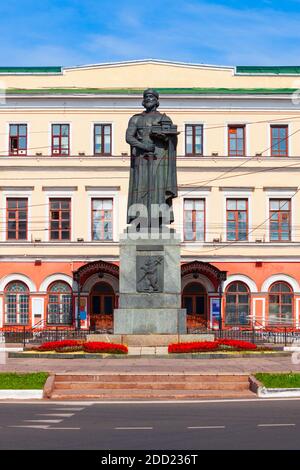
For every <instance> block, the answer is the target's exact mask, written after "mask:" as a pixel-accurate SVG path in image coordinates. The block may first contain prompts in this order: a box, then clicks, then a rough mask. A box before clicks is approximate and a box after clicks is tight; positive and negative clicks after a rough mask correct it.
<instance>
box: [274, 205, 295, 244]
mask: <svg viewBox="0 0 300 470" xmlns="http://www.w3.org/2000/svg"><path fill="white" fill-rule="evenodd" d="M290 240H291V200H290V199H270V241H271V242H274V241H279V242H287V241H290Z"/></svg>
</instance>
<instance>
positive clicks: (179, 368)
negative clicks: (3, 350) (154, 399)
mask: <svg viewBox="0 0 300 470" xmlns="http://www.w3.org/2000/svg"><path fill="white" fill-rule="evenodd" d="M2 362H3V361H2ZM14 371H16V372H34V371H47V372H53V373H54V372H87V373H89V372H97V373H99V372H101V371H103V372H123V373H138V372H148V373H156V372H157V373H159V372H170V373H172V372H181V373H182V372H187V373H188V372H197V373H203V374H206V373H220V374H221V373H252V372H253V373H254V372H289V371H295V372H297V371H298V372H300V364H293V363H292V358H291V357H270V358H254V357H251V358H230V359H199V360H197V359H177V358H176V359H174V358H166V359H162V358H147V357H140V358H130V357H126V358H120V359H111V358H105V359H30V358H26V359H19V358H6V361H5V363H2V364H0V372H14Z"/></svg>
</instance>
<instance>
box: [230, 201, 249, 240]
mask: <svg viewBox="0 0 300 470" xmlns="http://www.w3.org/2000/svg"><path fill="white" fill-rule="evenodd" d="M226 209H227V210H226V227H227V240H228V241H231V240H236V241H245V240H248V200H247V199H227V201H226Z"/></svg>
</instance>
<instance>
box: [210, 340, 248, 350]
mask: <svg viewBox="0 0 300 470" xmlns="http://www.w3.org/2000/svg"><path fill="white" fill-rule="evenodd" d="M217 343H218V344H219V345H220V346H229V347H231V348H234V349H238V350H241V349H243V350H253V349H257V346H256V344H253V343H249V342H248V341H240V340H236V339H218V340H217Z"/></svg>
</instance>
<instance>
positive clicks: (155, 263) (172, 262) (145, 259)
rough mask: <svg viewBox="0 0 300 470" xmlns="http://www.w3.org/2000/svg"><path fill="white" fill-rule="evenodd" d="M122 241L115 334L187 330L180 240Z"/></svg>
mask: <svg viewBox="0 0 300 470" xmlns="http://www.w3.org/2000/svg"><path fill="white" fill-rule="evenodd" d="M126 235H127V234H124V237H123V239H122V240H121V241H120V297H119V308H118V309H116V310H115V311H114V333H115V334H147V333H153V334H155V333H156V334H163V333H164V334H176V333H181V334H183V333H186V311H185V309H182V308H181V276H180V241H179V239H178V237H177V236H176V234H171V237H172V238H168V239H166V240H165V239H163V238H162V237H161V234H160V238H158V239H157V238H156V239H155V238H152V239H151V238H149V239H147V240H141V239H139V240H131V239H129V238H128V237H127V236H126Z"/></svg>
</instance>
